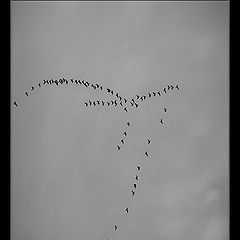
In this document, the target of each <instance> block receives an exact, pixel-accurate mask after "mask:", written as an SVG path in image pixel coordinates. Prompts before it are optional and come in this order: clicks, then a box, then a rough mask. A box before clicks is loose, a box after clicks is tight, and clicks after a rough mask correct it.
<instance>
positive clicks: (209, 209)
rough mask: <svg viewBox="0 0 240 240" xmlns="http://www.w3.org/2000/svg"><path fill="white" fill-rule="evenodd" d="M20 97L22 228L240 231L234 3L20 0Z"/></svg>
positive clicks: (202, 239) (16, 12) (16, 94)
mask: <svg viewBox="0 0 240 240" xmlns="http://www.w3.org/2000/svg"><path fill="white" fill-rule="evenodd" d="M62 77H65V78H67V79H70V78H74V79H78V78H80V77H84V78H85V79H86V80H89V81H90V82H93V83H95V82H99V83H100V84H102V85H103V86H105V87H110V88H112V89H114V90H116V91H118V92H119V93H120V94H121V95H122V96H125V97H126V98H130V97H133V96H134V95H136V94H137V93H139V94H145V93H147V92H148V91H155V90H160V89H162V88H163V87H165V86H166V85H167V84H169V83H171V84H173V85H176V84H179V86H180V90H179V91H178V90H176V89H175V90H174V91H172V92H169V93H168V94H166V95H163V96H161V97H155V98H152V99H148V100H147V101H146V102H144V103H143V104H142V105H141V107H139V108H138V109H135V110H132V111H130V112H129V113H125V112H123V111H121V110H120V109H119V108H114V107H112V108H104V107H102V108H101V107H98V108H97V107H96V108H95V109H93V108H86V107H84V105H83V102H84V101H86V100H88V99H92V100H98V99H103V100H104V101H105V100H107V99H110V97H109V95H108V94H107V93H103V92H100V91H98V92H97V91H93V90H90V89H87V88H84V87H75V86H58V87H57V86H44V87H42V88H37V87H36V88H35V89H34V91H32V92H30V93H29V96H28V97H27V96H26V95H25V94H24V92H25V91H29V90H30V89H31V86H37V84H38V83H39V82H41V81H42V79H43V78H45V79H50V78H53V79H60V78H62ZM11 100H12V102H13V101H17V102H18V104H19V107H14V105H12V108H11V113H12V114H11V116H12V117H11V127H12V131H11V134H12V135H11V235H12V238H11V239H12V240H105V239H108V238H109V239H111V238H112V239H113V240H120V239H121V240H123V239H124V240H146V239H148V240H160V239H161V240H193V239H194V240H228V239H229V238H228V234H229V226H228V224H229V223H228V217H229V199H228V194H229V186H228V185H229V179H228V178H229V173H228V170H229V159H228V157H229V147H228V141H229V119H228V113H229V11H228V3H227V2H223V1H222V2H215V1H214V2H18V1H14V2H11ZM163 107H167V109H168V110H167V112H166V113H164V112H163ZM160 118H163V119H164V124H161V123H159V120H160ZM126 121H130V122H131V123H132V125H131V127H129V128H127V127H126V124H125V123H126ZM125 130H127V132H128V136H127V138H126V141H125V144H124V146H123V147H122V149H121V151H117V150H116V145H117V144H119V142H120V140H121V138H122V137H123V131H125ZM146 138H149V139H151V140H152V142H151V144H149V145H147V143H146ZM145 151H148V152H149V155H150V156H149V158H146V157H144V152H145ZM137 164H139V165H141V166H142V169H141V172H140V173H139V178H140V179H139V183H138V188H137V190H136V195H135V196H134V198H132V197H131V189H132V184H133V183H134V176H135V174H136V172H137V170H136V165H137ZM127 206H128V207H129V214H125V212H124V209H125V207H127ZM115 224H116V225H118V226H119V228H118V230H117V231H114V225H115Z"/></svg>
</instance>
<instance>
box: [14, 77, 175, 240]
mask: <svg viewBox="0 0 240 240" xmlns="http://www.w3.org/2000/svg"><path fill="white" fill-rule="evenodd" d="M69 83H72V84H74V83H75V84H76V85H81V86H85V87H86V88H92V89H93V90H102V91H104V90H105V91H107V93H108V94H111V96H116V98H117V99H114V100H110V101H102V100H94V101H93V100H88V101H85V102H84V104H85V106H86V107H91V106H93V107H96V106H106V107H109V106H115V107H116V106H121V107H122V109H123V111H125V112H129V107H135V108H138V107H139V106H140V105H141V103H143V102H144V101H145V100H147V99H149V98H151V97H155V96H158V97H160V96H162V94H167V93H168V91H171V90H173V89H177V90H179V85H175V86H173V85H172V84H168V85H167V86H166V87H164V88H163V89H162V91H161V90H159V91H157V92H156V91H151V92H148V93H147V94H143V95H139V94H137V95H136V96H135V97H133V98H132V99H130V100H128V99H127V98H124V97H122V96H121V95H120V94H119V93H118V92H116V91H114V90H112V89H110V88H104V87H103V86H102V85H100V84H99V83H95V84H93V83H92V84H91V83H89V81H86V80H85V79H82V78H80V79H78V80H73V79H70V80H67V79H65V78H61V79H59V80H53V79H50V80H45V79H43V82H39V83H38V84H37V86H38V88H41V87H42V86H44V85H53V84H55V85H57V86H59V85H63V84H66V85H68V84H69ZM35 88H36V86H35V87H34V86H31V89H30V91H26V92H25V95H26V96H27V97H28V96H29V94H30V92H32V91H33V90H34V89H35ZM127 104H128V106H126V105H127ZM14 105H15V106H16V107H18V103H17V102H16V101H14ZM163 110H164V112H167V108H165V107H164V108H163ZM160 123H161V124H164V122H163V118H161V119H160ZM126 124H127V126H128V127H130V126H131V123H130V122H127V123H126ZM123 135H124V138H122V139H121V140H120V143H119V144H118V145H117V150H118V151H119V150H121V148H122V146H123V145H124V144H125V140H126V137H127V135H128V133H127V131H124V132H123ZM146 141H147V145H149V144H150V143H151V140H150V139H149V138H147V139H146ZM144 156H145V157H149V152H148V151H145V152H144ZM136 169H137V173H136V174H135V178H134V179H135V181H134V183H133V184H132V188H131V196H132V197H134V196H135V194H136V190H137V187H138V184H137V182H138V181H139V174H138V173H139V172H140V170H141V169H142V166H140V165H137V166H136ZM125 212H126V213H129V207H126V208H125ZM118 228H119V226H118V225H116V224H115V225H114V230H115V231H116V230H118ZM109 240H111V239H109Z"/></svg>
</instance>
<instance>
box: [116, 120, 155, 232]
mask: <svg viewBox="0 0 240 240" xmlns="http://www.w3.org/2000/svg"><path fill="white" fill-rule="evenodd" d="M128 123H129V122H128ZM129 124H130V123H129ZM129 126H130V125H129ZM124 133H125V135H127V134H126V132H124ZM146 140H147V144H148V145H149V144H150V143H151V140H150V139H149V138H147V139H146ZM144 154H145V155H146V156H147V157H149V154H148V151H145V153H144ZM136 167H137V171H138V172H139V171H140V170H141V168H142V167H141V166H139V165H137V166H136ZM135 180H136V181H139V174H136V175H135ZM132 186H133V188H134V189H133V190H131V196H132V197H133V196H135V193H136V189H137V183H136V182H134V183H133V185H132ZM125 212H126V213H129V207H126V208H125ZM117 229H118V225H114V230H115V231H116V230H117Z"/></svg>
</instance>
